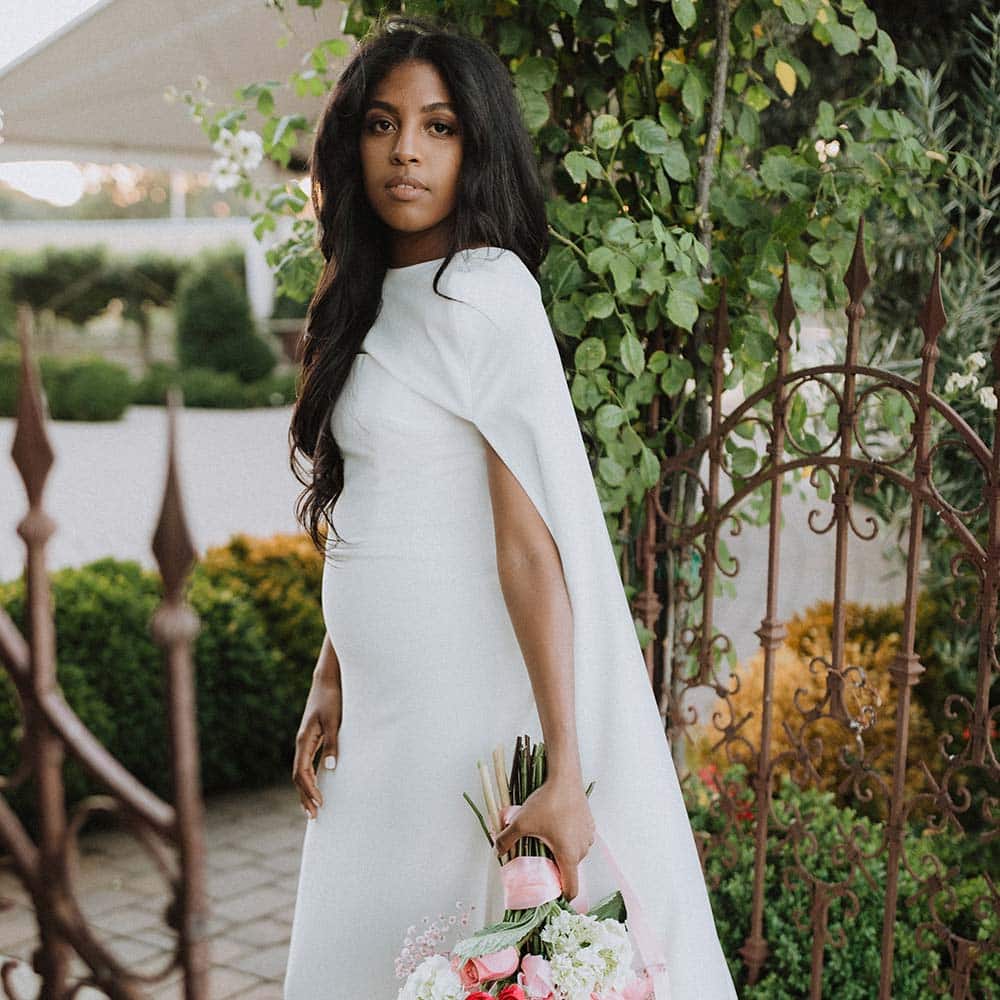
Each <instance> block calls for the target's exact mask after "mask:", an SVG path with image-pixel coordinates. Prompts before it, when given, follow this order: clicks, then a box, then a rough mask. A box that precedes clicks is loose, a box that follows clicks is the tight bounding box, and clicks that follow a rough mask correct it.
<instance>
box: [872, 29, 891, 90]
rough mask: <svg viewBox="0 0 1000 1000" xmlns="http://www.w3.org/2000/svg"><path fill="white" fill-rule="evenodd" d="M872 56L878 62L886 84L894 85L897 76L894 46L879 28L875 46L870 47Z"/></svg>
mask: <svg viewBox="0 0 1000 1000" xmlns="http://www.w3.org/2000/svg"><path fill="white" fill-rule="evenodd" d="M870 48H871V52H872V55H874V56H875V58H876V59H877V60H878V61H879V64H880V65H881V67H882V72H883V73H885V82H886V83H895V82H896V75H897V61H896V46H895V45H893V43H892V39H891V38H890V37H889V36H888V35H887V34H886V33H885V32H884V31H883V30H882V29H881V28H879V30H878V34H877V35H876V38H875V44H874V45H873V46H871V47H870Z"/></svg>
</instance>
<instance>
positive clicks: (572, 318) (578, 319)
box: [552, 299, 587, 337]
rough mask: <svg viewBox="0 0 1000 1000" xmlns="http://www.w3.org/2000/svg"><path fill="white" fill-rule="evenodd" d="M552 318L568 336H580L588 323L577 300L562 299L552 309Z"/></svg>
mask: <svg viewBox="0 0 1000 1000" xmlns="http://www.w3.org/2000/svg"><path fill="white" fill-rule="evenodd" d="M552 318H553V320H554V321H555V324H556V326H557V327H558V328H559V329H560V330H561V331H562V332H563V333H565V334H566V336H567V337H579V336H580V334H581V333H583V331H584V329H585V328H586V325H587V318H586V317H585V316H584V315H583V311H582V310H581V309H580V307H579V306H578V305H577V304H576V303H575V302H569V301H568V300H566V299H560V300H559V301H558V302H557V303H556V304H555V307H554V308H553V310H552Z"/></svg>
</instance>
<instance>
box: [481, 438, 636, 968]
mask: <svg viewBox="0 0 1000 1000" xmlns="http://www.w3.org/2000/svg"><path fill="white" fill-rule="evenodd" d="M597 471H598V473H599V474H600V477H601V479H603V480H604V481H605V482H606V483H607V484H608V485H609V486H621V484H622V483H623V482H625V469H624V467H623V466H622V465H620V464H619V463H618V462H616V461H615V460H614V459H613V458H611V457H610V456H609V455H604V456H602V457H601V458H600V459H599V460H598V462H597ZM501 947H503V946H501ZM498 950H499V949H498Z"/></svg>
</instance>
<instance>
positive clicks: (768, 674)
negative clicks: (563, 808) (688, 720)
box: [740, 252, 795, 985]
mask: <svg viewBox="0 0 1000 1000" xmlns="http://www.w3.org/2000/svg"><path fill="white" fill-rule="evenodd" d="M788 263H789V262H788V253H787V252H786V253H785V267H784V271H783V273H782V276H781V292H780V294H779V295H778V301H777V302H776V303H775V306H774V315H775V319H776V320H777V321H778V340H777V350H778V358H777V364H778V368H777V373H776V375H775V383H776V389H775V397H774V402H773V403H772V407H771V441H770V443H769V446H768V450H769V455H770V462H771V464H772V466H774V467H775V468H780V466H781V461H782V458H783V457H784V453H785V416H786V412H787V407H788V387H787V385H786V384H785V376H786V375H787V374H788V365H789V359H790V354H791V349H792V338H791V334H790V333H789V331H790V330H791V326H792V322H793V321H794V319H795V303H794V302H793V301H792V292H791V287H790V285H789V280H788ZM783 484H784V476H783V475H782V474H781V473H778V474H777V475H776V476H775V478H774V479H773V480H772V482H771V508H770V513H769V523H768V536H767V538H768V548H767V607H766V610H765V612H764V619H763V621H761V623H760V628H759V629H758V630H757V636H758V637H759V638H760V644H761V648H762V649H763V650H764V692H763V705H762V706H761V728H760V746H759V747H758V751H757V774H756V776H755V779H754V786H755V793H756V817H755V819H756V826H755V829H754V865H753V900H752V902H751V905H750V933H749V934H748V935H747V939H746V941H745V942H744V943H743V947H742V948H740V954H741V955H742V956H743V960H744V962H746V966H747V978H748V980H749V982H750V984H751V985H753V984H754V983H756V982H757V979H758V978H759V976H760V972H761V970H762V969H763V967H764V962H765V961H766V960H767V956H768V952H769V949H768V944H767V940H766V939H765V937H764V889H765V886H764V875H765V869H766V865H767V834H768V822H769V819H770V811H771V791H772V788H771V728H772V726H773V725H774V705H773V704H772V699H773V697H774V661H775V655H776V653H777V651H778V648H779V647H780V646H781V644H782V642H783V641H784V639H785V627H784V625H783V624H782V622H781V621H780V620H779V619H778V584H779V581H780V577H781V504H782V487H783Z"/></svg>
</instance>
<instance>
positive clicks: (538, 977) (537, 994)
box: [517, 955, 555, 1000]
mask: <svg viewBox="0 0 1000 1000" xmlns="http://www.w3.org/2000/svg"><path fill="white" fill-rule="evenodd" d="M517 981H518V983H519V984H520V985H521V986H523V987H524V989H525V990H526V991H527V994H528V996H529V997H531V998H532V1000H549V998H550V997H551V996H552V991H553V990H554V989H555V983H554V982H553V979H552V968H551V966H550V965H549V962H548V959H546V958H542V956H541V955H525V956H524V958H522V959H521V971H520V972H519V973H518V974H517Z"/></svg>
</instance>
